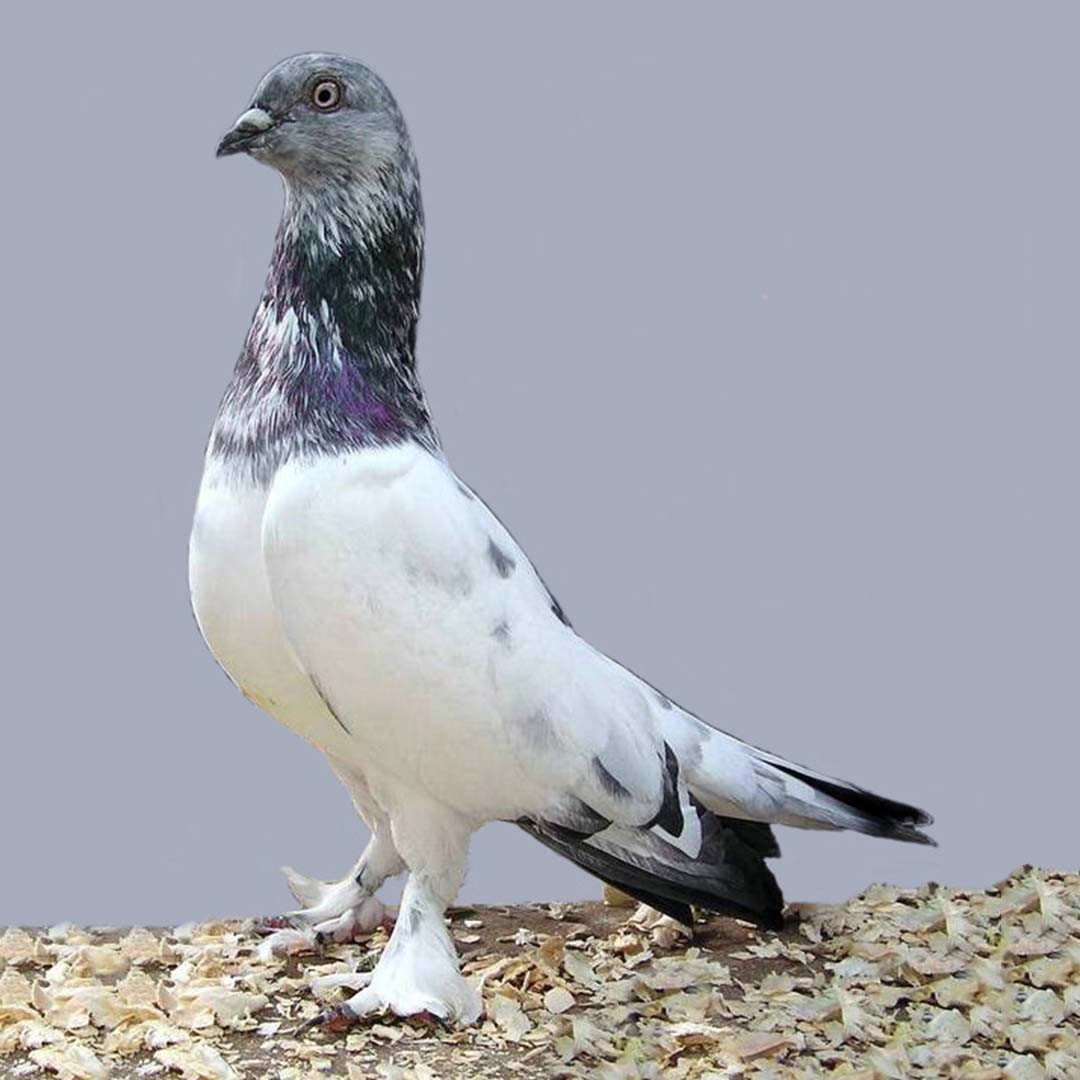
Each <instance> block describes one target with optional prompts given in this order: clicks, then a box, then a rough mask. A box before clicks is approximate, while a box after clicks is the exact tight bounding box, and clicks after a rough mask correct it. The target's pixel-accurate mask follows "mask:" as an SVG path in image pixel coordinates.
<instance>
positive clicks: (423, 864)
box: [190, 54, 932, 1024]
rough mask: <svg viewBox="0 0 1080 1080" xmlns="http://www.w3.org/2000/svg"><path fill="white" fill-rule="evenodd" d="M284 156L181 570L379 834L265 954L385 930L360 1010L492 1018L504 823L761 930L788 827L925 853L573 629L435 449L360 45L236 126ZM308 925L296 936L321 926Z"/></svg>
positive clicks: (302, 69) (269, 697) (676, 901)
mask: <svg viewBox="0 0 1080 1080" xmlns="http://www.w3.org/2000/svg"><path fill="white" fill-rule="evenodd" d="M238 153H244V154H247V155H249V156H251V157H253V158H255V159H256V160H257V161H261V162H263V163H265V164H267V165H270V166H272V167H273V168H275V169H277V171H278V172H279V173H280V174H281V176H282V178H283V180H284V210H283V213H282V217H281V222H280V225H279V227H278V232H277V239H276V243H275V245H274V251H273V257H272V259H271V264H270V270H269V274H268V276H267V279H266V287H265V290H264V292H263V295H262V298H261V300H260V301H259V305H258V308H257V310H256V312H255V315H254V318H253V319H252V323H251V328H250V330H249V332H248V335H247V339H246V341H245V343H244V347H243V351H242V352H241V354H240V358H239V360H238V361H237V364H236V368H235V371H234V373H233V376H232V380H231V382H230V383H229V386H228V389H227V390H226V392H225V396H224V399H223V401H222V403H221V408H220V411H219V413H218V417H217V421H216V423H215V424H214V428H213V432H212V434H211V436H210V441H209V446H208V448H207V453H206V463H205V471H204V474H203V479H202V485H201V488H200V491H199V497H198V505H197V508H196V513H195V521H194V526H193V530H192V534H191V547H190V582H191V594H192V601H193V605H194V609H195V614H196V617H197V619H198V623H199V627H200V629H201V631H202V634H203V636H204V637H205V639H206V642H207V644H208V645H209V646H210V649H211V650H212V652H213V654H214V656H215V657H216V658H217V660H218V661H219V662H220V663H221V665H222V666H223V667H224V668H225V670H226V671H227V672H228V674H229V676H230V677H231V678H232V680H233V681H234V682H235V683H236V684H237V686H238V687H239V688H240V689H241V690H242V691H243V692H244V694H246V695H247V696H248V697H249V698H250V699H251V700H252V701H254V702H256V703H257V704H258V705H259V706H261V707H262V708H263V709H265V710H266V711H267V712H268V713H270V715H271V716H274V717H276V718H277V719H278V720H280V721H281V722H282V723H283V724H286V725H287V726H288V727H289V728H291V729H292V730H293V731H295V732H297V733H299V734H300V735H302V736H304V738H306V739H308V740H310V741H311V742H312V743H313V744H314V745H315V746H317V747H318V748H319V749H320V750H321V751H322V752H323V754H325V755H326V757H327V759H328V760H329V762H330V765H331V767H332V768H333V770H334V772H335V773H336V774H337V776H338V777H339V778H340V780H341V782H342V783H343V784H344V785H345V786H346V788H347V789H348V790H349V792H350V794H351V796H352V799H353V802H354V803H355V806H356V809H357V811H358V812H359V813H360V815H361V817H362V818H363V819H364V821H365V823H366V824H367V826H368V827H369V829H370V830H371V841H370V843H369V844H368V846H367V848H366V849H365V850H364V852H363V854H362V855H361V856H360V858H359V860H358V862H357V863H356V865H355V866H354V867H353V868H352V869H351V870H350V871H349V873H348V874H347V875H346V876H345V877H344V878H343V879H342V880H341V881H339V882H336V883H334V884H324V883H321V882H315V881H312V880H309V879H307V878H303V877H301V876H300V875H298V874H294V873H290V884H291V886H292V888H293V891H294V893H295V894H296V895H297V898H298V899H299V901H300V903H301V904H302V907H301V909H300V910H297V911H293V912H290V913H288V915H286V916H283V917H281V918H280V919H279V920H276V921H273V922H272V925H276V926H277V927H278V930H277V932H276V933H274V934H272V935H271V936H270V937H269V938H268V939H267V941H266V943H265V947H267V948H269V949H274V948H277V947H287V946H288V945H289V944H290V943H292V942H294V941H295V940H297V938H298V937H299V938H303V939H305V940H310V939H311V938H313V937H314V936H318V937H320V938H322V939H326V938H330V939H339V940H340V939H343V938H344V937H346V936H348V935H351V934H353V933H355V932H358V931H364V930H368V929H371V928H372V927H373V926H375V925H377V924H379V923H380V922H382V921H383V919H384V918H385V917H386V914H387V913H386V911H385V909H384V908H383V907H382V905H381V904H380V902H379V901H378V900H377V899H376V898H375V893H376V890H377V889H378V888H379V886H380V885H381V884H382V883H383V882H384V881H385V880H386V879H387V878H388V877H390V876H392V875H396V874H399V873H401V872H402V871H407V872H408V880H407V883H406V885H405V890H404V895H403V896H402V900H401V905H400V908H399V911H398V914H397V918H396V922H395V924H394V928H393V932H392V934H391V936H390V940H389V943H388V945H387V947H386V948H385V950H384V951H383V953H382V955H381V957H380V959H379V962H378V964H377V965H376V967H375V969H374V971H372V972H371V973H370V976H365V977H361V978H362V980H363V981H364V982H365V983H366V984H364V985H361V978H358V981H357V992H356V993H355V995H354V996H353V997H351V998H350V999H349V1000H348V1002H347V1003H346V1004H345V1005H343V1006H339V1007H338V1008H337V1009H336V1010H333V1011H332V1013H331V1014H329V1015H324V1017H323V1018H322V1019H323V1020H325V1021H326V1022H345V1021H351V1020H353V1019H355V1018H357V1017H361V1016H365V1015H368V1014H371V1013H374V1012H381V1011H383V1010H386V1009H389V1010H391V1011H393V1012H394V1013H397V1014H399V1015H403V1016H405V1015H410V1014H416V1013H428V1014H432V1015H435V1016H437V1017H440V1018H442V1019H444V1020H446V1021H448V1022H450V1023H455V1024H467V1023H471V1022H474V1021H475V1020H476V1019H477V1018H478V1017H479V1015H480V1012H481V1002H480V998H479V995H478V993H477V991H476V990H475V989H474V988H473V987H472V986H471V985H470V984H469V983H468V982H467V981H466V980H465V979H464V978H463V977H462V975H461V974H460V971H459V968H458V962H457V956H456V953H455V950H454V945H453V942H452V940H451V937H450V934H449V932H448V930H447V928H446V926H445V924H444V913H445V911H446V908H447V905H448V904H450V903H451V902H452V901H453V899H454V897H455V894H456V893H457V891H458V888H459V886H460V885H461V883H462V879H463V877H464V873H465V863H466V853H467V849H468V845H469V839H470V837H471V835H472V833H473V832H474V831H475V830H476V829H478V828H479V827H480V826H482V825H483V824H485V823H486V822H489V821H510V822H516V823H517V824H518V825H520V826H521V828H522V829H523V830H524V831H525V832H527V833H529V834H530V835H531V836H532V837H533V838H534V839H536V840H538V841H540V842H541V843H542V844H546V845H547V846H548V847H550V848H552V849H553V850H555V851H557V852H559V854H561V855H564V856H565V857H566V858H568V859H571V860H573V861H574V862H575V863H577V864H578V865H580V866H582V867H584V868H585V869H586V870H588V871H590V872H591V873H592V874H594V875H595V876H596V877H598V878H600V879H602V880H603V881H606V882H609V883H612V884H614V885H616V886H618V887H619V888H620V889H622V890H624V891H625V892H627V893H629V894H631V895H633V896H635V897H637V898H638V899H640V900H642V901H644V902H646V903H648V904H650V905H652V906H653V907H654V908H657V909H659V910H660V911H663V912H666V913H668V914H669V915H671V916H673V917H675V918H676V919H679V920H680V921H682V922H689V921H690V905H697V906H700V907H702V908H707V909H710V910H712V911H718V912H726V913H730V914H732V915H735V916H738V917H740V918H743V919H750V920H753V921H755V922H757V923H759V924H761V925H763V926H767V927H777V926H779V925H780V924H781V918H782V916H781V911H782V905H783V900H782V897H781V893H780V889H779V887H778V886H777V883H776V880H775V879H774V877H773V875H772V873H771V872H770V870H769V868H768V866H767V865H766V862H765V860H766V859H767V858H769V857H770V856H775V855H778V854H779V849H778V847H777V845H776V841H775V839H774V837H773V833H772V830H771V828H770V826H771V825H772V824H781V825H794V826H798V827H800V828H808V829H854V830H857V831H859V832H863V833H869V834H871V835H874V836H884V837H892V838H894V839H898V840H910V841H916V842H921V843H930V842H932V841H930V840H929V838H928V837H927V836H925V835H924V834H923V833H922V832H920V831H919V826H922V825H926V824H928V823H929V822H930V818H929V817H928V815H926V814H925V813H923V811H921V810H918V809H916V808H915V807H913V806H908V805H906V804H905V803H902V802H896V801H894V800H892V799H886V798H881V797H880V796H877V795H873V794H871V793H870V792H868V791H865V790H863V789H862V788H859V787H856V786H855V785H853V784H849V783H846V782H844V781H841V780H835V779H831V778H829V777H826V776H823V775H821V774H819V773H817V772H814V771H813V770H811V769H808V768H805V767H803V766H801V765H796V764H794V763H792V762H790V761H786V760H785V759H784V758H782V757H778V756H776V755H775V754H771V753H769V752H767V751H765V750H761V749H758V748H757V747H754V746H750V745H748V744H746V743H744V742H742V741H740V740H739V739H737V738H736V737H734V736H733V735H729V734H726V733H725V732H723V731H720V730H718V729H717V728H715V727H713V726H711V725H710V724H709V723H707V722H706V721H703V720H701V719H699V718H698V717H696V716H694V715H692V714H691V713H689V712H687V711H686V710H684V709H681V708H680V707H679V706H678V705H676V704H675V703H674V702H673V701H672V700H671V699H670V698H668V697H667V696H666V695H665V694H662V693H660V692H659V691H658V690H656V689H654V688H653V687H652V686H650V685H649V684H648V683H646V682H644V681H643V680H642V679H640V678H638V677H637V676H636V675H634V674H633V673H632V672H630V671H628V670H627V669H626V668H624V667H621V666H620V665H619V664H618V663H616V662H615V661H614V660H611V659H609V658H608V657H607V656H605V655H604V654H603V653H601V652H599V651H597V650H596V649H594V648H593V647H592V646H590V645H589V644H587V643H586V642H585V641H584V640H582V638H580V637H579V636H578V635H577V634H576V633H575V632H574V630H573V629H572V627H571V625H570V622H569V620H568V619H567V617H566V615H565V614H564V613H563V609H562V608H561V607H560V606H559V604H558V602H557V601H556V600H555V598H554V597H553V596H552V595H551V593H550V592H549V591H548V589H547V588H546V586H545V585H544V582H543V580H542V579H541V578H540V576H539V574H538V573H537V572H536V570H534V569H533V566H532V564H531V563H530V562H529V560H528V558H527V557H526V555H525V553H524V552H523V551H522V550H521V548H520V547H519V546H518V545H517V543H516V542H515V541H514V538H513V537H512V536H511V535H510V533H509V532H507V530H506V529H505V528H504V527H503V525H502V524H501V523H500V522H499V520H498V518H496V517H495V515H494V514H493V513H492V512H491V511H490V510H489V509H488V507H487V506H486V505H485V504H484V503H483V502H482V501H481V499H480V498H479V497H478V496H477V495H476V493H475V492H474V491H472V490H471V489H470V488H469V486H468V485H467V484H465V483H463V482H462V481H461V480H460V479H458V477H457V476H456V475H455V474H454V472H453V470H452V469H451V467H450V465H449V464H448V463H447V460H446V457H445V456H444V454H443V452H442V450H441V448H440V444H439V437H438V435H437V433H436V431H435V427H434V426H433V424H432V421H431V417H430V415H429V412H428V407H427V403H426V401H425V399H424V392H423V389H422V388H421V386H420V382H419V380H418V378H417V374H416V358H415V352H416V327H417V319H418V317H419V311H420V283H421V276H422V271H423V216H422V211H421V203H420V182H419V177H418V174H417V167H416V160H415V158H414V155H413V149H412V145H411V143H410V140H409V135H408V132H407V130H406V127H405V122H404V120H403V119H402V116H401V113H400V111H399V110H398V107H397V105H396V103H395V101H394V98H393V97H392V95H391V94H390V91H389V90H388V89H387V88H386V86H385V85H384V83H383V82H382V81H381V80H380V79H379V78H378V77H377V76H376V75H375V74H373V73H372V72H371V71H370V70H368V69H367V68H366V67H364V66H363V65H361V64H360V63H358V62H356V61H355V60H350V59H348V58H346V57H343V56H334V55H328V54H309V55H303V56H295V57H292V58H291V59H288V60H285V61H283V62H282V63H280V64H278V65H277V66H276V67H275V68H273V70H271V71H270V72H269V73H268V74H267V75H266V76H265V78H263V80H262V82H261V83H259V86H258V88H257V89H256V91H255V95H254V98H253V100H252V102H251V105H250V107H249V108H248V109H247V110H246V111H245V112H244V113H243V114H242V115H241V116H240V118H239V119H238V120H237V121H236V123H235V125H234V126H233V128H232V129H231V130H230V131H229V132H228V133H227V134H226V135H225V137H224V138H223V139H222V140H221V144H220V146H219V147H218V154H219V155H220V156H224V155H228V154H238ZM305 936H306V937H305Z"/></svg>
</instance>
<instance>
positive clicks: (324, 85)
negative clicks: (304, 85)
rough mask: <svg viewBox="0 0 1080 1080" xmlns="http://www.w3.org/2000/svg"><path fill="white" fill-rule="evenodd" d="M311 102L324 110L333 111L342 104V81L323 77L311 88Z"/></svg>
mask: <svg viewBox="0 0 1080 1080" xmlns="http://www.w3.org/2000/svg"><path fill="white" fill-rule="evenodd" d="M311 104H312V105H314V106H315V108H316V109H321V110H322V111H323V112H331V111H332V110H334V109H336V108H337V107H338V106H339V105H340V104H341V83H339V82H338V81H337V80H336V79H323V80H321V81H320V82H317V83H316V84H315V85H314V86H313V87H312V88H311Z"/></svg>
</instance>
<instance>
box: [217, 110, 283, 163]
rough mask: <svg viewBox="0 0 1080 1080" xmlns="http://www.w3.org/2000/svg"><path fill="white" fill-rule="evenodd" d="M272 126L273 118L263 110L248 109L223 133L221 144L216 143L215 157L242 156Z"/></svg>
mask: <svg viewBox="0 0 1080 1080" xmlns="http://www.w3.org/2000/svg"><path fill="white" fill-rule="evenodd" d="M273 126H274V118H273V117H272V116H271V115H270V114H269V113H268V112H267V111H266V110H265V109H260V108H253V109H248V111H247V112H246V113H243V114H242V115H241V116H240V117H238V118H237V121H236V123H235V124H233V126H232V127H231V128H230V129H229V130H228V131H226V132H225V135H224V137H223V138H222V140H221V142H219V143H218V148H217V156H218V157H228V156H229V154H242V153H244V152H245V151H247V150H250V149H251V146H252V143H254V141H255V139H257V138H258V137H259V136H260V135H262V134H263V132H265V131H269V130H270V128H272V127H273Z"/></svg>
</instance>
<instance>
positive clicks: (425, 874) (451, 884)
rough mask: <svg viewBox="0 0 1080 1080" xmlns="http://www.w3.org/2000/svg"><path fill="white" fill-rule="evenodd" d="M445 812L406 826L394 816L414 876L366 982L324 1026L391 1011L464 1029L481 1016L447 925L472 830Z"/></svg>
mask: <svg viewBox="0 0 1080 1080" xmlns="http://www.w3.org/2000/svg"><path fill="white" fill-rule="evenodd" d="M448 814H449V812H448V811H446V810H445V809H444V810H442V811H441V813H434V812H433V813H431V814H422V815H412V816H410V818H409V820H408V824H407V826H406V827H404V828H403V827H401V826H400V825H399V822H398V820H397V819H396V818H395V820H394V840H395V842H396V843H397V844H398V847H399V849H400V850H401V851H402V854H403V856H404V858H405V861H406V863H407V864H408V866H409V870H410V874H409V880H408V882H407V883H406V885H405V892H404V895H403V896H402V898H401V908H400V911H399V913H398V919H397V922H396V924H395V925H394V932H393V933H392V934H391V935H390V940H389V942H388V943H387V945H386V948H385V949H384V950H383V952H382V956H380V957H379V962H378V963H377V964H376V965H375V969H374V970H373V971H372V973H371V979H370V981H369V982H368V984H367V986H365V987H364V988H363V989H362V990H361V991H360V992H359V993H357V994H354V995H353V997H351V998H350V999H349V1000H348V1001H347V1002H345V1003H344V1004H343V1005H339V1006H337V1007H336V1008H335V1009H333V1010H331V1012H330V1013H327V1014H324V1016H323V1018H322V1019H323V1020H324V1022H325V1023H326V1024H327V1025H330V1026H335V1025H336V1026H340V1025H341V1024H342V1023H343V1022H344V1021H345V1020H346V1019H351V1020H360V1019H362V1018H363V1017H366V1016H370V1015H372V1014H377V1013H381V1012H384V1011H386V1010H389V1011H391V1012H393V1013H396V1014H397V1015H398V1016H424V1015H426V1016H428V1017H430V1018H435V1019H437V1020H440V1021H443V1022H444V1023H447V1024H452V1025H454V1026H459V1027H460V1026H464V1025H466V1024H473V1023H475V1022H476V1020H477V1019H479V1017H480V1013H481V1011H482V1005H481V1000H480V995H479V993H477V991H476V989H475V988H474V987H473V986H472V985H471V984H470V983H469V982H468V981H467V980H466V979H465V978H464V977H463V976H462V974H461V972H460V970H459V968H458V959H457V953H456V952H455V950H454V942H453V939H452V938H451V937H450V932H449V930H448V929H447V927H446V923H445V914H446V909H447V907H448V906H449V904H450V903H451V902H452V901H453V899H454V897H455V896H456V895H457V891H458V888H459V887H460V885H461V881H462V879H463V877H464V872H465V855H466V852H467V850H468V843H469V835H470V833H471V828H470V826H469V825H468V824H467V823H466V822H464V821H461V820H460V819H457V818H456V817H452V818H451V817H448V816H447V815H448Z"/></svg>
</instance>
